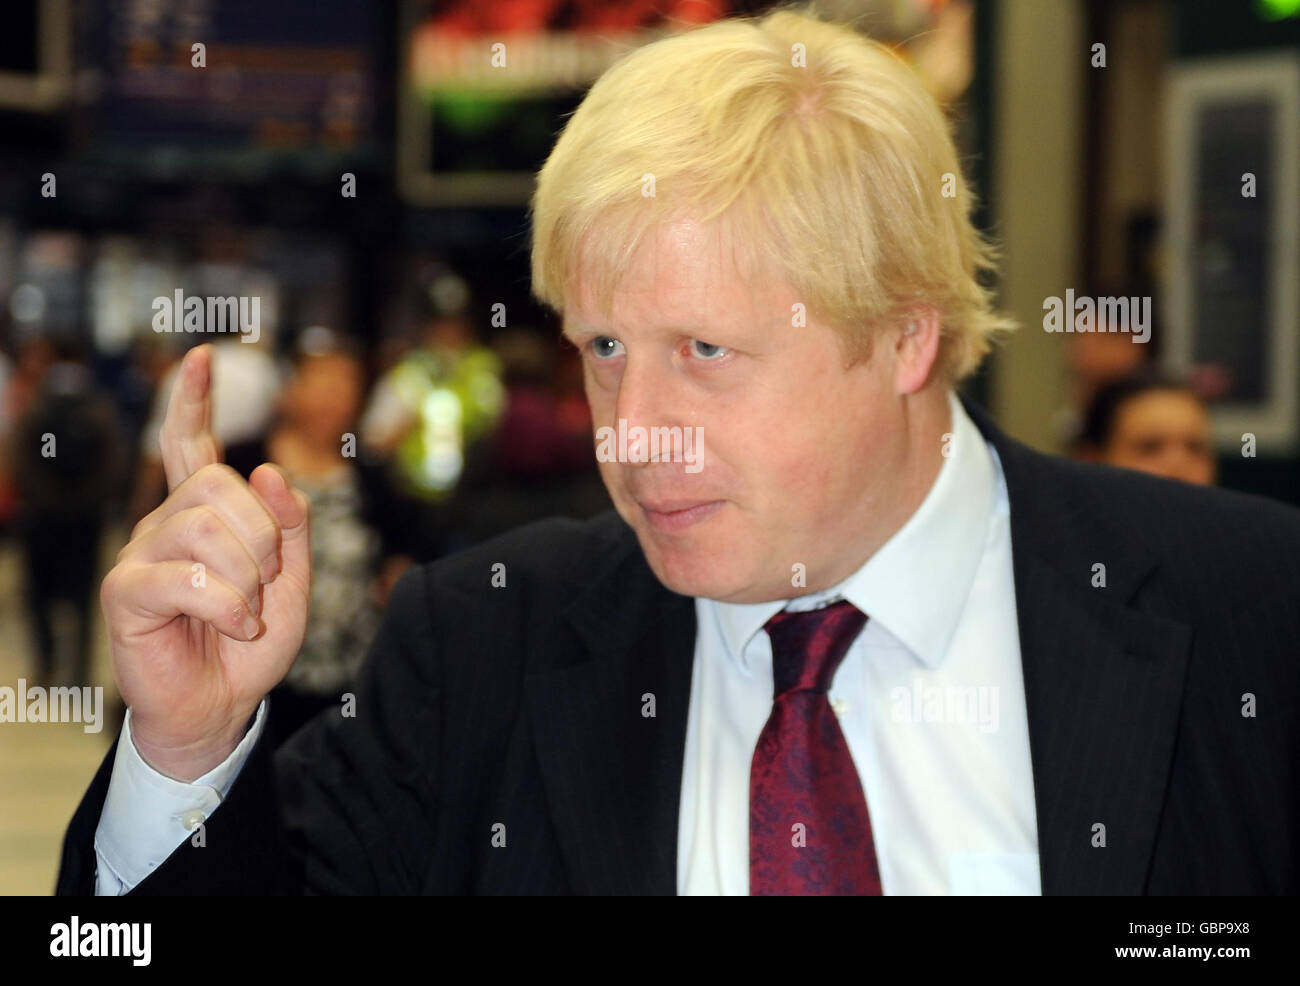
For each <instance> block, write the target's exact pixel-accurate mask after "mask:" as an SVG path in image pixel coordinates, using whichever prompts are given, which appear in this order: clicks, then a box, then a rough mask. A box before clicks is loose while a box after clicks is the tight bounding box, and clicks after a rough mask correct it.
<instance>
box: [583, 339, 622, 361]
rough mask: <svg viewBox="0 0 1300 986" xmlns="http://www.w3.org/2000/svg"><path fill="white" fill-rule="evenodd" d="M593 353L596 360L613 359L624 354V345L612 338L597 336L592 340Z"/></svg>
mask: <svg viewBox="0 0 1300 986" xmlns="http://www.w3.org/2000/svg"><path fill="white" fill-rule="evenodd" d="M591 353H592V355H593V356H595V357H596V359H613V358H614V357H615V356H621V355H622V354H623V344H622V343H621V342H619V341H618V340H617V339H614V338H612V337H611V336H596V338H594V339H592V340H591Z"/></svg>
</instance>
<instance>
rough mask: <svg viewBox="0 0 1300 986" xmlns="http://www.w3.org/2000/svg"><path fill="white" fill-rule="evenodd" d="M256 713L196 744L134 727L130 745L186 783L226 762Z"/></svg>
mask: <svg viewBox="0 0 1300 986" xmlns="http://www.w3.org/2000/svg"><path fill="white" fill-rule="evenodd" d="M255 718H256V713H254V715H252V716H249V717H248V718H247V719H243V718H241V719H238V720H235V721H234V722H233V723H231V724H229V725H227V726H225V727H223V728H221V729H220V730H218V731H216V732H215V733H212V734H209V735H207V736H204V737H202V738H200V739H197V740H193V741H181V742H177V741H173V740H169V739H166V738H162V739H159V738H155V737H154V735H153V733H152V731H151V730H150V729H148V728H147V727H145V728H141V727H140V726H139V724H137V723H135V722H132V724H131V743H132V745H134V747H135V751H136V753H137V754H138V755H139V756H140V759H141V760H143V761H144V762H145V763H146V764H148V765H149V766H150V767H152V768H153V769H154V770H156V771H157V772H158V773H160V774H162V775H163V776H164V777H169V778H171V779H172V780H176V781H181V782H183V783H186V784H190V783H193V782H194V781H196V780H198V779H199V778H200V777H202V776H203V775H204V774H206V773H208V771H210V770H212V768H214V767H216V766H217V765H218V764H220V763H222V762H223V761H224V760H226V758H227V757H229V756H230V754H231V753H232V752H234V749H235V747H237V746H238V745H239V743H240V740H242V739H243V738H244V736H245V735H246V734H247V732H248V730H249V728H250V727H251V726H252V724H253V722H254V721H255Z"/></svg>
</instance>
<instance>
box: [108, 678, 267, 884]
mask: <svg viewBox="0 0 1300 986" xmlns="http://www.w3.org/2000/svg"><path fill="white" fill-rule="evenodd" d="M266 706H267V700H266V699H265V698H263V699H262V701H261V704H259V705H258V707H257V716H256V718H255V719H254V720H253V725H252V728H251V729H249V730H248V732H247V733H246V734H245V735H244V738H243V739H242V740H240V741H239V745H238V746H237V747H235V749H234V750H232V751H231V753H230V756H228V757H227V758H226V759H225V760H223V761H222V762H221V763H219V764H217V766H215V767H213V768H212V769H211V770H210V771H208V772H207V773H206V774H204V775H203V776H202V777H199V778H197V779H196V780H194V781H193V782H192V783H189V784H187V783H185V782H184V781H178V780H175V779H173V778H171V777H167V776H165V775H164V774H160V773H159V772H158V771H156V770H154V769H153V768H152V767H150V766H149V765H148V764H147V763H145V761H144V758H143V757H141V756H140V753H139V751H137V750H136V748H135V741H134V740H132V738H131V710H130V709H127V712H126V718H125V720H124V721H123V723H122V736H121V738H120V739H119V740H118V743H117V756H116V757H115V758H114V760H113V775H112V777H111V778H110V779H109V782H108V794H107V796H106V797H105V798H104V810H103V811H102V812H101V813H100V816H99V827H98V828H97V829H96V830H95V858H96V861H97V863H98V869H97V871H96V874H95V894H96V896H100V897H104V896H117V895H119V894H124V893H126V892H127V891H128V890H130V889H131V888H132V887H134V886H135V885H136V884H138V883H139V882H140V881H141V880H143V879H144V878H145V877H147V876H148V875H149V873H150V872H151V871H152V870H153V869H154V868H155V867H157V866H158V865H159V864H160V863H162V862H163V861H164V860H166V859H167V857H168V856H170V855H171V854H172V852H173V851H174V850H175V849H176V847H177V846H179V845H180V844H181V843H182V842H184V841H185V840H186V839H188V838H190V837H191V833H192V832H193V830H194V829H195V828H196V827H197V826H198V825H200V824H202V823H203V822H206V821H207V819H208V816H209V815H211V814H212V813H213V812H214V811H216V809H217V807H218V806H219V805H220V804H221V802H222V800H223V799H224V798H225V797H226V795H227V794H228V793H229V791H230V786H231V785H232V784H233V783H234V782H235V778H236V777H237V776H239V771H240V769H241V768H242V767H243V766H244V761H245V760H246V759H247V758H248V752H249V750H251V749H252V748H253V744H254V743H256V742H257V738H258V737H259V736H260V735H261V734H262V728H263V724H264V723H265V721H266Z"/></svg>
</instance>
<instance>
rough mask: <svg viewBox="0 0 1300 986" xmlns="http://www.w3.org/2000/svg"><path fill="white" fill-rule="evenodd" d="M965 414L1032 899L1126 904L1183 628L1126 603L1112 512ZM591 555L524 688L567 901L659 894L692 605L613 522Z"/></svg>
mask: <svg viewBox="0 0 1300 986" xmlns="http://www.w3.org/2000/svg"><path fill="white" fill-rule="evenodd" d="M966 407H967V411H968V412H969V413H970V415H971V417H972V419H973V420H974V421H975V423H976V424H977V426H978V427H979V429H980V431H981V432H982V433H983V434H984V435H985V437H986V438H987V439H988V440H989V441H991V442H992V443H993V445H994V447H995V448H996V449H997V451H998V456H999V459H1000V461H1001V463H1002V467H1003V470H1004V473H1005V476H1006V481H1007V491H1008V496H1009V498H1010V502H1011V541H1012V558H1013V566H1014V572H1015V576H1014V578H1015V594H1016V610H1017V614H1018V616H1017V619H1018V624H1019V632H1020V652H1021V661H1022V665H1023V669H1024V682H1025V702H1026V707H1027V713H1028V720H1029V741H1030V749H1031V756H1032V763H1033V777H1034V798H1035V804H1036V809H1037V821H1038V844H1039V866H1040V872H1041V877H1042V889H1043V893H1044V894H1137V893H1141V892H1142V890H1143V888H1144V885H1145V880H1146V873H1147V870H1148V868H1149V863H1150V858H1151V853H1152V848H1153V845H1154V842H1155V836H1156V829H1157V826H1158V823H1159V818H1160V809H1161V806H1162V803H1163V796H1164V791H1165V787H1166V783H1167V781H1168V777H1169V770H1170V764H1171V761H1172V757H1173V748H1174V740H1175V736H1176V732H1177V725H1178V718H1179V712H1180V708H1181V696H1182V691H1183V678H1184V675H1185V672H1186V666H1187V660H1188V654H1189V652H1190V647H1191V631H1190V630H1189V629H1188V627H1186V626H1185V625H1183V624H1181V623H1176V622H1174V621H1172V620H1168V619H1164V618H1161V617H1158V616H1154V615H1151V614H1150V613H1147V612H1142V611H1141V610H1139V609H1138V608H1136V606H1135V599H1136V597H1137V596H1138V595H1139V591H1140V590H1141V592H1142V598H1143V599H1144V601H1150V600H1152V599H1155V598H1157V597H1158V592H1159V589H1158V583H1153V582H1152V581H1151V580H1150V576H1151V575H1152V574H1153V572H1154V570H1155V568H1156V563H1155V561H1154V556H1153V555H1152V554H1150V553H1149V552H1146V551H1144V550H1143V547H1142V540H1141V532H1140V531H1135V530H1132V529H1131V528H1128V527H1126V526H1125V525H1124V524H1123V522H1122V520H1121V517H1122V514H1123V503H1122V502H1119V501H1118V500H1116V501H1115V502H1109V503H1108V502H1080V499H1079V488H1078V487H1076V486H1074V485H1072V484H1071V482H1070V479H1071V475H1070V473H1069V471H1068V470H1069V468H1070V467H1066V466H1064V464H1062V463H1060V462H1057V461H1056V460H1053V459H1051V458H1049V457H1046V456H1042V455H1039V454H1038V453H1036V452H1033V451H1032V450H1030V449H1029V448H1027V447H1025V446H1023V445H1021V444H1020V443H1018V442H1015V441H1013V440H1011V439H1010V438H1008V437H1007V436H1006V435H1004V434H1003V433H1002V432H1001V431H999V430H998V429H997V428H996V426H994V425H993V423H992V422H991V421H990V420H989V418H988V417H987V416H986V415H985V414H984V413H983V412H982V411H980V410H979V409H978V408H976V407H974V406H972V405H970V404H967V405H966ZM1088 488H1099V487H1097V486H1094V485H1092V484H1089V487H1088ZM605 550H606V552H607V557H606V558H605V560H604V561H603V562H602V564H601V565H600V567H599V571H598V574H597V576H596V577H595V578H593V579H592V580H591V581H590V582H589V583H588V584H587V585H586V586H585V587H584V588H583V589H581V590H579V592H578V593H577V595H576V596H575V598H574V600H573V602H572V604H571V605H570V606H569V607H568V608H567V609H566V611H565V618H566V620H567V621H568V623H569V624H570V625H571V627H572V628H573V630H574V633H575V635H576V640H575V643H574V646H573V648H572V650H571V651H564V652H563V653H559V654H556V655H553V659H554V663H553V664H551V665H549V666H547V667H546V668H544V669H543V670H540V671H537V672H534V673H533V674H531V675H530V676H529V679H528V682H527V694H528V702H529V711H530V721H531V723H532V728H533V735H534V741H535V743H536V746H537V752H538V759H539V762H540V766H541V770H542V774H543V777H544V778H545V783H546V789H547V795H548V797H549V799H550V801H551V809H552V818H553V821H554V823H555V826H556V832H557V834H558V838H559V841H560V845H561V851H562V853H563V855H564V859H565V864H566V867H567V870H568V872H569V874H570V878H571V880H572V884H573V889H574V890H575V891H577V892H579V893H594V894H615V893H623V894H672V893H674V892H675V890H676V859H677V829H678V808H679V803H680V796H681V777H682V763H683V757H684V753H685V737H686V719H687V710H688V707H689V702H690V690H691V669H692V665H693V660H694V648H695V608H694V603H693V601H692V600H691V599H689V598H687V597H684V596H679V595H676V594H675V593H672V592H669V591H668V590H667V589H665V588H664V587H663V586H662V585H660V583H659V582H658V580H657V579H655V577H654V575H653V573H652V572H651V571H650V570H649V568H648V566H647V565H646V563H645V559H644V557H643V556H642V554H641V551H640V548H639V546H638V545H637V542H636V538H635V536H634V535H633V534H632V532H631V531H630V530H628V529H627V528H625V527H623V528H621V529H620V536H619V538H618V539H617V540H616V541H615V542H613V543H608V544H607V547H606V549H605ZM1098 563H1100V564H1103V565H1105V566H1106V587H1105V588H1100V587H1094V586H1093V585H1092V576H1093V565H1095V564H1098ZM648 696H653V699H654V713H655V714H654V716H653V717H649V716H645V715H643V714H642V713H643V708H645V707H646V703H647V702H648V700H649V699H648ZM1103 839H1104V845H1103V844H1102V840H1103Z"/></svg>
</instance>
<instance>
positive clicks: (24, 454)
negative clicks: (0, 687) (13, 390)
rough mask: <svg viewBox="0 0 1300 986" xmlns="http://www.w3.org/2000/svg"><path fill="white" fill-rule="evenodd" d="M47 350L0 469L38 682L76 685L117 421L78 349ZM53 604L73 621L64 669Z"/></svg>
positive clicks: (111, 480)
mask: <svg viewBox="0 0 1300 986" xmlns="http://www.w3.org/2000/svg"><path fill="white" fill-rule="evenodd" d="M48 345H49V347H50V348H49V351H50V352H51V354H52V357H53V361H52V362H51V363H50V365H49V367H48V369H47V370H46V372H45V374H44V377H43V378H42V379H41V380H40V381H39V382H38V384H37V387H36V389H35V391H34V393H33V394H32V395H31V400H30V403H29V405H28V406H27V407H26V408H25V410H24V411H23V413H22V416H21V417H20V418H19V420H18V422H17V423H16V425H15V426H14V433H13V436H12V441H11V443H10V447H9V452H10V457H9V458H10V461H9V466H10V471H11V475H12V477H13V481H14V484H15V488H16V492H17V501H18V511H17V522H16V527H17V532H18V537H19V541H20V542H21V544H22V551H23V556H24V574H25V578H26V590H27V604H28V608H29V610H30V619H31V626H32V632H33V637H34V643H35V650H36V657H37V660H38V662H39V664H38V671H37V674H38V679H39V682H40V683H42V684H44V683H47V682H65V683H67V684H71V685H83V684H85V683H86V682H87V679H88V676H89V673H90V655H91V628H92V626H93V622H94V607H93V603H94V589H95V580H96V576H97V570H98V562H99V541H100V534H101V533H102V531H103V526H104V521H105V513H106V510H107V507H108V504H109V503H110V502H111V500H112V497H113V495H114V494H115V492H116V490H117V482H118V479H119V475H120V454H119V448H118V443H117V422H116V420H115V416H114V412H113V407H112V405H111V403H110V402H109V401H108V400H107V399H106V398H105V396H104V395H102V394H101V393H99V392H98V391H97V390H96V388H95V386H94V383H93V380H92V378H91V375H90V371H89V369H88V368H87V366H86V364H85V362H84V360H83V358H82V355H81V350H80V347H79V346H78V345H77V344H76V343H75V342H73V341H69V340H58V341H55V342H51V343H49V344H48ZM59 603H67V604H70V608H71V611H72V614H73V619H74V633H73V635H72V638H71V639H72V645H71V646H72V651H73V654H72V659H71V660H70V661H67V662H66V663H64V662H60V661H59V660H58V655H57V653H56V650H57V643H58V642H57V641H56V638H55V625H56V620H55V608H56V606H57V605H58V604H59ZM60 671H66V673H63V674H60Z"/></svg>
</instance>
